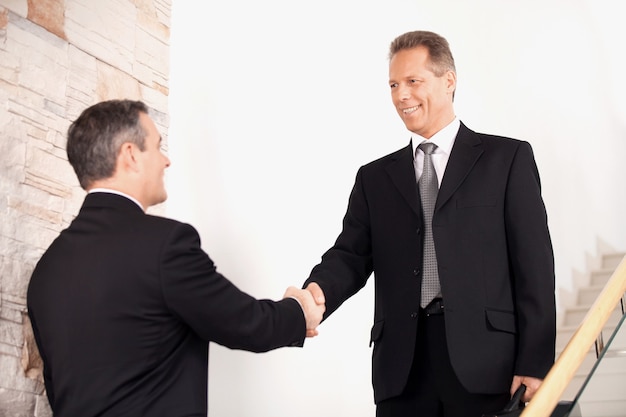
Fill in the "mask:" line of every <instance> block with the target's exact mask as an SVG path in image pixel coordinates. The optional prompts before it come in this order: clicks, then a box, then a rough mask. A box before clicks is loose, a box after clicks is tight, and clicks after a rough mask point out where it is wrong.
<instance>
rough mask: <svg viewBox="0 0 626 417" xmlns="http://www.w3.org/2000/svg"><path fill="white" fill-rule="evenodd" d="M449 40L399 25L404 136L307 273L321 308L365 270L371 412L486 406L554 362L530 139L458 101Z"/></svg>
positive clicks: (360, 187) (450, 414)
mask: <svg viewBox="0 0 626 417" xmlns="http://www.w3.org/2000/svg"><path fill="white" fill-rule="evenodd" d="M456 81H457V76H456V69H455V64H454V59H453V57H452V53H451V52H450V47H449V45H448V42H447V41H446V39H444V38H443V37H441V36H439V35H438V34H435V33H432V32H426V31H415V32H408V33H405V34H403V35H401V36H399V37H398V38H396V39H395V40H394V41H393V42H392V43H391V47H390V52H389V86H390V88H391V99H392V102H393V105H394V106H395V108H396V110H397V112H398V115H399V116H400V118H401V119H402V121H403V122H404V124H405V126H406V128H407V130H408V132H407V136H408V137H410V143H409V144H408V145H407V146H406V147H404V148H403V149H400V150H398V151H396V152H393V153H391V154H389V155H387V156H384V157H382V158H380V159H377V160H375V161H373V162H371V163H369V164H367V165H364V166H362V167H361V168H360V169H359V171H358V173H357V175H356V182H355V184H354V188H353V189H352V193H351V195H350V199H349V203H348V209H347V212H346V214H345V217H344V219H343V229H342V231H341V233H340V235H339V237H338V238H337V240H336V242H335V244H334V246H333V247H331V248H330V249H329V250H328V251H327V252H326V253H325V254H324V255H323V256H322V260H321V263H320V264H318V265H317V266H315V267H314V268H313V270H312V271H311V275H310V277H309V278H308V279H307V280H306V282H305V286H306V288H307V289H309V290H310V291H311V292H312V293H313V295H314V296H315V297H321V296H322V295H324V296H325V299H326V315H325V317H328V315H330V314H332V312H333V311H334V310H336V309H337V308H338V307H339V306H340V305H341V303H343V302H344V301H345V300H346V299H348V298H349V297H351V296H352V295H353V294H354V293H356V292H357V291H359V290H360V289H361V288H362V287H363V286H364V285H365V283H366V281H367V280H368V278H369V277H370V275H372V273H373V274H374V277H375V294H376V300H375V312H374V324H373V327H372V331H371V344H373V346H374V349H373V354H372V355H373V358H372V370H373V378H372V380H373V385H374V399H375V402H376V404H377V416H378V417H406V416H420V417H442V416H443V417H480V416H481V415H482V414H486V413H489V412H494V411H496V410H499V409H501V408H502V407H503V406H504V405H505V404H506V403H507V401H508V400H509V398H510V395H511V393H512V392H514V391H515V390H516V389H517V387H518V386H520V384H522V383H523V384H524V385H526V386H527V391H526V396H525V400H526V401H528V400H529V399H530V398H531V397H532V396H533V395H534V393H535V391H536V390H537V388H538V386H539V385H540V384H541V381H542V379H543V377H544V376H545V375H546V373H547V372H548V370H549V369H550V367H551V366H552V364H553V361H554V352H555V351H554V344H555V332H556V318H555V317H556V309H555V300H554V259H553V253H552V244H551V240H550V234H549V231H548V226H547V216H546V211H545V207H544V203H543V200H542V197H541V187H540V181H539V174H538V172H537V167H536V164H535V161H534V157H533V153H532V149H531V146H530V144H529V143H527V142H524V141H520V140H516V139H511V138H504V137H498V136H493V135H486V134H482V133H476V132H474V131H472V130H470V129H469V128H467V127H466V126H465V124H463V123H462V122H461V121H460V120H459V119H458V118H457V116H456V114H455V111H454V106H453V102H454V94H455V89H456Z"/></svg>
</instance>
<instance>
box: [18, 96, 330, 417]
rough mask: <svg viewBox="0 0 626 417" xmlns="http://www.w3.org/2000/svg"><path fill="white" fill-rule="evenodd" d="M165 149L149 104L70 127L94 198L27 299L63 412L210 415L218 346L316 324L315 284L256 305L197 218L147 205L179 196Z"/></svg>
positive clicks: (106, 106)
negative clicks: (201, 232) (211, 353)
mask: <svg viewBox="0 0 626 417" xmlns="http://www.w3.org/2000/svg"><path fill="white" fill-rule="evenodd" d="M160 146H161V136H160V135H159V133H158V131H157V128H156V126H155V124H154V122H153V121H152V119H151V118H150V116H149V115H148V108H147V107H146V106H145V104H143V103H142V102H138V101H129V100H112V101H105V102H101V103H98V104H96V105H94V106H91V107H89V108H88V109H86V110H85V111H84V112H83V113H82V114H81V115H80V117H79V118H78V119H77V120H76V121H75V122H74V123H73V124H72V125H71V126H70V129H69V131H68V142H67V154H68V159H69V161H70V163H71V164H72V166H73V168H74V170H75V172H76V174H77V176H78V179H79V181H80V184H81V186H82V187H83V188H84V189H85V190H87V191H88V194H87V196H86V198H85V201H84V203H83V206H82V208H81V209H80V213H79V214H78V215H77V216H76V218H75V219H74V220H73V222H72V223H71V225H70V226H69V227H68V228H67V229H66V230H64V231H62V232H61V234H60V235H59V237H58V238H57V239H56V240H55V241H54V242H53V243H52V245H51V246H50V247H49V249H48V250H47V251H46V252H45V253H44V255H43V257H42V258H41V260H40V261H39V262H38V264H37V266H36V268H35V270H34V272H33V274H32V278H31V281H30V284H29V288H28V296H27V301H28V313H29V316H30V318H31V321H32V326H33V330H34V333H35V338H36V341H37V346H38V347H39V351H40V353H41V357H42V358H43V362H44V379H45V386H46V391H47V395H48V399H49V401H50V405H51V407H52V410H53V412H54V415H55V416H56V417H75V416H80V417H89V416H100V417H105V416H115V417H122V416H128V417H131V416H132V417H137V416H144V417H146V416H150V417H160V416H162V417H176V416H180V417H182V416H185V417H191V416H196V417H200V416H206V415H207V372H208V344H209V342H210V341H212V342H215V343H219V344H221V345H224V346H227V347H229V348H232V349H244V350H249V351H253V352H264V351H268V350H270V349H275V348H279V347H282V346H302V345H303V343H304V338H305V335H307V334H308V335H309V336H314V335H315V334H316V332H317V331H316V330H315V329H316V327H317V325H318V324H319V322H320V320H321V318H322V314H323V312H324V306H323V305H320V306H317V305H316V303H315V302H314V301H313V298H312V297H311V294H310V293H309V292H308V291H305V290H300V289H296V288H294V287H290V288H288V289H287V292H286V293H285V298H284V299H283V300H281V301H278V302H274V301H271V300H257V299H255V298H253V297H251V296H250V295H248V294H246V293H244V292H242V291H240V290H239V289H238V288H237V287H236V286H235V285H233V284H232V283H231V282H230V281H228V280H227V279H226V278H225V277H223V276H222V275H221V274H220V273H219V272H217V270H216V267H215V265H214V263H213V261H212V260H211V259H210V258H209V256H208V255H207V254H206V253H205V252H203V250H202V249H201V246H200V238H199V236H198V233H197V232H196V230H195V229H194V228H193V227H192V226H190V225H188V224H184V223H180V222H177V221H174V220H170V219H166V218H162V217H157V216H151V215H147V214H146V213H145V210H146V209H147V208H148V207H150V206H153V205H155V204H158V203H161V202H163V201H165V199H166V197H167V193H166V191H165V187H164V182H163V176H164V171H165V169H166V168H167V167H168V166H169V165H170V161H169V159H168V157H167V156H166V155H165V154H163V153H162V152H161V148H160ZM303 313H304V314H303Z"/></svg>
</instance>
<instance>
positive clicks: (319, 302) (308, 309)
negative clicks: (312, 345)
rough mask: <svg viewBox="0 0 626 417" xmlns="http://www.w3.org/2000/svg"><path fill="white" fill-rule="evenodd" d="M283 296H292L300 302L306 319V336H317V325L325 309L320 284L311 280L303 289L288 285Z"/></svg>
mask: <svg viewBox="0 0 626 417" xmlns="http://www.w3.org/2000/svg"><path fill="white" fill-rule="evenodd" d="M283 298H294V299H296V300H297V301H298V302H299V303H300V306H301V307H302V312H303V313H304V318H305V320H306V337H314V336H317V334H318V331H317V326H319V324H320V323H321V321H322V318H323V317H324V312H325V311H326V304H325V303H326V300H325V299H324V292H323V291H322V289H321V288H320V286H319V285H317V284H316V283H314V282H312V283H310V284H309V285H308V286H307V287H306V289H304V290H302V289H300V288H296V287H289V288H287V291H285V295H284V296H283Z"/></svg>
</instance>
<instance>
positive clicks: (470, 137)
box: [456, 123, 531, 149]
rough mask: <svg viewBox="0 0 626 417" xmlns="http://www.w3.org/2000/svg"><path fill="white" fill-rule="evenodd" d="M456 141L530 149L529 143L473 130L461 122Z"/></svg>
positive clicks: (491, 146) (504, 147)
mask: <svg viewBox="0 0 626 417" xmlns="http://www.w3.org/2000/svg"><path fill="white" fill-rule="evenodd" d="M456 142H459V143H464V144H474V145H482V146H485V147H488V148H496V149H497V148H501V149H517V148H520V147H523V148H527V149H530V147H531V146H530V143H529V142H527V141H525V140H521V139H516V138H512V137H508V136H501V135H494V134H489V133H481V132H475V131H473V130H471V129H469V128H468V127H467V126H465V125H464V124H463V123H461V127H460V128H459V133H458V135H457V138H456Z"/></svg>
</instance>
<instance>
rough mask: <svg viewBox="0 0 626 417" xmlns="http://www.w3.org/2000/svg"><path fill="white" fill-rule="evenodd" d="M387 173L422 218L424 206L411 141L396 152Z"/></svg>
mask: <svg viewBox="0 0 626 417" xmlns="http://www.w3.org/2000/svg"><path fill="white" fill-rule="evenodd" d="M387 173H388V174H389V176H390V177H391V181H392V182H393V184H394V185H395V186H396V188H397V189H398V191H399V192H400V194H401V195H402V197H404V199H405V200H406V201H407V203H408V204H409V206H411V209H413V211H414V212H415V214H417V215H418V216H419V217H420V218H421V216H422V208H421V204H420V198H419V195H418V191H417V180H416V179H415V167H414V166H413V148H412V147H411V144H410V143H409V146H407V147H406V148H404V149H401V150H399V151H398V152H396V155H395V158H392V162H391V163H390V164H389V165H388V166H387Z"/></svg>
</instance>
